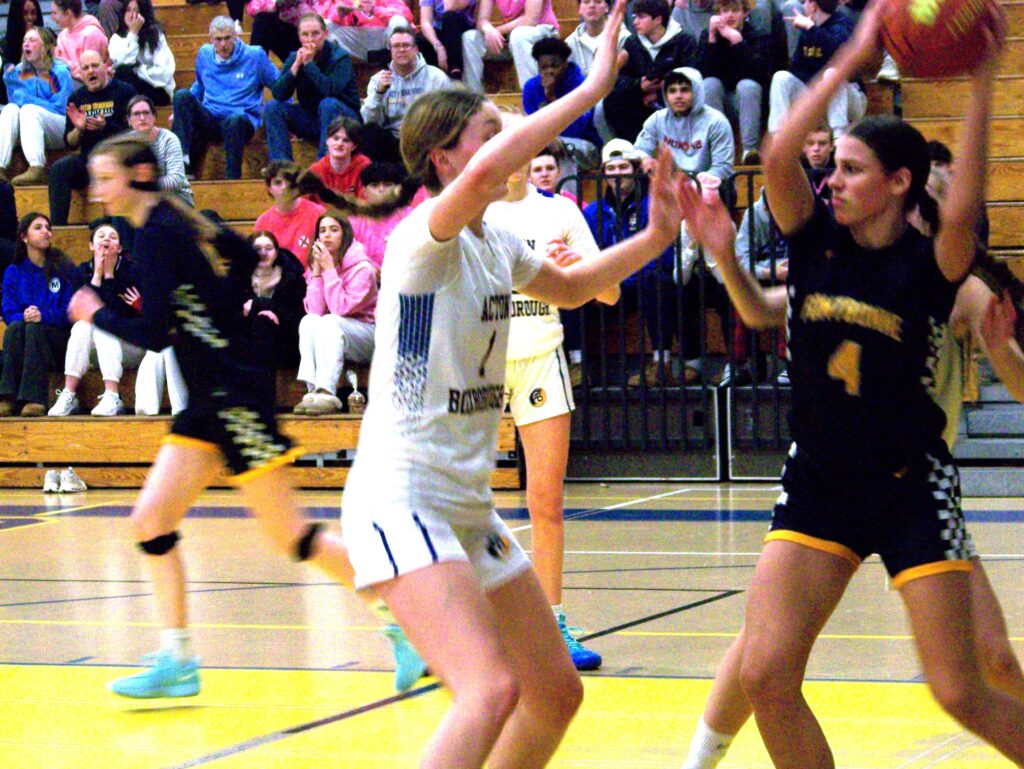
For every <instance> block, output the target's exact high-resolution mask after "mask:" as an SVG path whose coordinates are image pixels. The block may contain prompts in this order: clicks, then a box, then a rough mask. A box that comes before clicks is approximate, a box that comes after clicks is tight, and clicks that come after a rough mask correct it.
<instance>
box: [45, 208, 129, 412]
mask: <svg viewBox="0 0 1024 769" xmlns="http://www.w3.org/2000/svg"><path fill="white" fill-rule="evenodd" d="M90 229H91V230H92V233H91V237H90V238H89V251H90V253H91V254H92V259H90V260H89V261H88V262H86V263H85V264H81V265H79V266H78V269H77V270H76V271H75V288H76V289H77V288H78V287H80V286H84V285H89V286H91V287H92V288H93V289H94V290H95V291H96V293H98V294H99V295H100V297H101V298H102V299H103V302H104V304H106V305H107V307H112V308H114V312H116V313H117V314H118V315H122V316H125V317H138V315H139V310H140V308H141V307H142V299H141V297H140V296H139V291H138V288H137V286H138V277H137V275H136V274H135V269H134V266H133V265H132V263H131V260H129V259H128V257H126V256H125V255H124V254H122V253H121V237H120V236H119V235H118V233H117V230H116V229H115V228H114V226H113V224H112V223H111V221H110V220H109V219H99V220H97V221H95V222H93V223H92V224H91V225H90ZM144 354H145V351H144V350H141V349H139V348H138V347H135V346H134V345H130V344H128V343H127V342H124V341H122V340H120V339H118V338H117V337H116V336H113V335H112V334H109V333H107V332H106V331H103V330H102V329H99V328H96V327H95V326H93V324H92V323H89V322H88V321H85V320H80V321H77V322H76V323H75V324H74V325H73V326H72V327H71V337H70V338H69V339H68V349H67V353H66V355H65V358H64V389H63V390H58V391H57V400H56V402H55V403H54V404H53V407H52V408H51V409H50V411H49V412H48V413H49V416H51V417H66V416H70V415H72V414H77V413H78V412H79V411H81V406H80V404H79V402H78V385H79V383H80V382H81V381H82V377H83V376H84V375H85V372H86V371H87V370H88V369H89V362H90V358H91V357H92V358H95V359H96V361H97V364H98V366H99V370H100V375H101V376H102V377H103V395H101V396H100V399H99V402H98V403H97V404H96V407H95V408H93V410H92V411H91V412H90V413H91V414H92V415H93V416H94V417H115V416H118V415H119V414H123V413H124V401H123V400H122V398H121V393H120V386H121V375H122V374H123V373H124V366H125V365H126V364H127V365H129V366H137V365H138V364H139V363H140V362H141V361H142V357H143V355H144Z"/></svg>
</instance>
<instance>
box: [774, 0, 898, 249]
mask: <svg viewBox="0 0 1024 769" xmlns="http://www.w3.org/2000/svg"><path fill="white" fill-rule="evenodd" d="M880 1H881V0H873V1H872V2H871V3H869V4H868V6H867V8H866V9H865V10H864V13H863V14H862V15H861V19H860V23H859V24H858V25H857V29H856V31H855V32H854V34H853V37H851V38H850V40H849V41H848V42H847V43H846V44H845V45H844V46H843V47H842V48H840V49H839V50H838V51H837V52H836V55H835V56H834V57H832V60H831V61H830V62H829V64H828V66H827V67H826V68H825V69H823V70H822V71H821V73H819V74H818V75H817V76H816V77H815V78H814V79H813V80H812V81H811V82H810V84H809V86H808V88H807V90H806V91H805V92H804V93H803V94H801V96H800V98H798V99H797V100H796V102H795V103H794V104H793V106H792V108H791V109H790V111H789V112H788V113H787V114H786V117H785V119H784V120H783V122H782V125H781V126H780V127H779V130H778V131H777V132H776V133H775V134H774V135H772V136H771V137H770V138H769V140H768V142H767V144H766V148H765V152H764V173H765V187H766V188H767V189H768V196H769V197H770V198H771V201H772V213H773V214H774V216H775V221H776V222H777V223H778V225H779V230H780V231H781V232H782V234H783V235H791V234H793V233H795V232H799V231H800V230H801V229H802V228H803V226H804V225H805V224H807V222H809V221H810V220H811V216H812V215H813V214H814V193H813V191H812V190H811V186H810V182H808V181H807V176H806V174H805V173H804V170H803V168H801V167H800V155H801V152H802V150H803V145H804V138H805V137H806V136H807V134H809V133H810V132H811V131H813V130H814V129H815V128H816V127H818V126H819V125H821V121H822V120H823V119H824V117H825V115H826V114H827V113H828V105H829V102H830V101H832V97H833V96H835V95H836V93H837V92H838V91H839V89H840V88H845V87H846V84H847V82H849V81H850V80H852V79H853V78H855V77H856V76H857V74H858V73H859V72H860V71H861V70H864V69H866V68H868V67H869V66H870V65H871V64H872V63H873V62H876V61H877V62H880V61H881V55H882V46H881V42H880V29H881V26H880V19H879V8H880V7H881V6H880ZM876 70H877V67H876Z"/></svg>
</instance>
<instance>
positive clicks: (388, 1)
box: [320, 0, 525, 27]
mask: <svg viewBox="0 0 1024 769" xmlns="http://www.w3.org/2000/svg"><path fill="white" fill-rule="evenodd" d="M351 2H353V3H354V2H355V0H351ZM524 2H525V0H524ZM340 5H341V4H340V3H337V2H331V1H330V0H329V1H328V2H325V3H323V4H322V5H321V7H320V15H321V16H323V17H324V18H325V19H327V21H332V22H334V23H335V24H337V25H338V26H341V27H386V26H387V25H388V21H390V20H391V17H392V16H401V17H402V18H403V19H405V20H406V21H407V22H409V24H410V25H411V24H413V18H412V9H410V8H409V6H408V5H406V3H405V0H374V2H373V13H372V14H366V13H363V11H362V10H360V9H357V10H355V11H347V12H342V11H339V10H338V7H339V6H340Z"/></svg>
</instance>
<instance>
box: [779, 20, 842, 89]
mask: <svg viewBox="0 0 1024 769" xmlns="http://www.w3.org/2000/svg"><path fill="white" fill-rule="evenodd" d="M852 36H853V22H852V21H851V20H850V17H849V16H847V15H846V14H845V13H833V14H832V15H831V16H829V17H828V18H827V19H825V22H824V23H823V24H821V25H820V26H819V25H817V24H815V25H814V26H813V27H811V28H810V29H804V30H801V31H800V36H799V37H798V38H797V41H796V53H795V54H793V64H792V66H790V68H789V71H790V72H792V73H793V74H794V75H796V76H797V77H798V78H800V80H802V81H803V82H805V83H806V82H808V81H809V80H810V79H811V78H812V77H814V76H815V75H817V74H818V73H819V72H820V71H821V70H822V69H824V67H825V65H826V64H827V63H828V60H829V59H831V58H832V55H833V54H834V53H835V52H836V51H837V50H839V46H841V45H842V44H843V43H845V42H846V41H847V40H849V39H850V37H852Z"/></svg>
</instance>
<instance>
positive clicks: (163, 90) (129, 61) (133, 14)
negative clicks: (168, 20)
mask: <svg viewBox="0 0 1024 769" xmlns="http://www.w3.org/2000/svg"><path fill="white" fill-rule="evenodd" d="M109 50H110V60H111V62H112V63H113V65H114V77H116V78H117V79H118V80H123V81H124V82H126V83H128V84H129V85H131V86H132V87H133V88H134V89H135V90H136V92H138V93H140V94H144V95H145V96H148V97H149V98H150V99H152V100H153V103H154V104H156V105H159V106H161V107H164V106H167V105H168V104H170V103H171V97H173V96H174V68H175V66H176V65H175V61H174V54H173V53H172V52H171V47H170V46H169V45H168V44H167V38H166V37H165V36H164V31H163V28H162V26H161V25H160V22H158V21H157V20H156V13H155V12H154V10H153V2H152V0H128V4H127V5H126V6H125V10H124V17H123V18H122V19H121V23H120V25H119V26H118V28H117V32H115V33H114V34H113V35H112V36H111V38H110V46H109Z"/></svg>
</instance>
